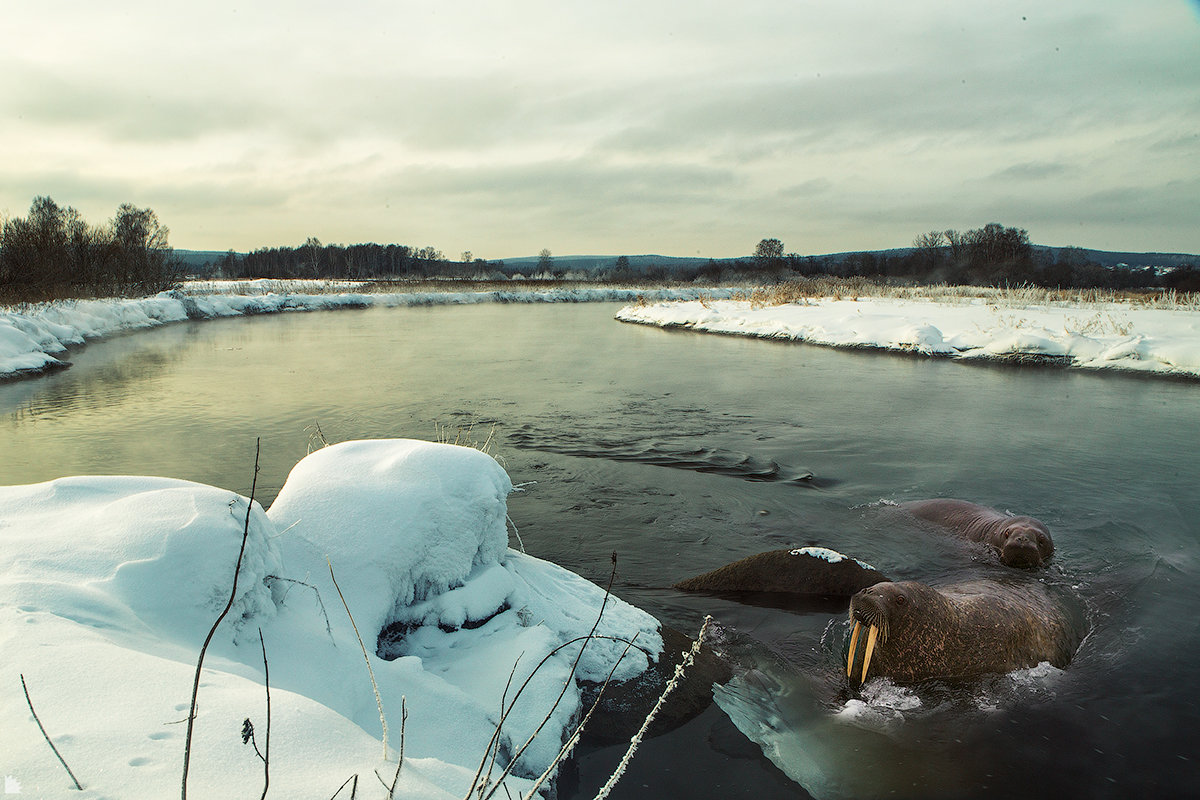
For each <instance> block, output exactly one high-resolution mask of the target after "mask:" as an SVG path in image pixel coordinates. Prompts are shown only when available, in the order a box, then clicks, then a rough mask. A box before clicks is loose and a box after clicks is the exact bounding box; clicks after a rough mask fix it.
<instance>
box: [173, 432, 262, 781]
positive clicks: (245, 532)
mask: <svg viewBox="0 0 1200 800" xmlns="http://www.w3.org/2000/svg"><path fill="white" fill-rule="evenodd" d="M261 446H262V439H255V440H254V478H253V480H252V481H251V483H250V499H249V502H247V503H246V524H245V526H244V527H243V529H242V548H241V549H240V550H238V557H237V563H236V564H234V566H233V588H232V589H231V590H230V591H229V602H228V603H226V604H225V608H224V609H223V610H222V611H221V615H220V616H218V617H217V621H216V622H214V623H213V626H212V628H211V629H209V631H208V636H206V637H205V638H204V644H203V646H201V648H200V657H199V658H197V659H196V677H195V678H194V679H193V680H192V706H191V709H190V710H189V711H188V717H187V737H186V739H185V740H184V745H183V778H182V780H181V781H180V798H181V800H187V780H188V767H189V766H190V764H191V759H192V729H193V727H194V725H195V722H196V696H197V695H198V694H199V693H200V672H201V670H202V669H203V668H204V654H205V653H206V652H207V651H208V645H209V644H210V643H211V642H212V639H213V636H215V635H216V633H217V628H218V627H219V626H220V624H221V622H222V621H223V620H224V619H225V615H226V614H228V613H229V609H231V608H233V601H234V600H235V599H236V598H237V585H238V573H240V572H241V571H242V557H243V556H244V555H245V554H246V540H247V539H248V538H250V512H251V511H252V510H253V509H254V491H255V489H256V488H258V456H259V452H260V450H261Z"/></svg>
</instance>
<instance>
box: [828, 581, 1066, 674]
mask: <svg viewBox="0 0 1200 800" xmlns="http://www.w3.org/2000/svg"><path fill="white" fill-rule="evenodd" d="M850 621H851V622H852V623H853V628H852V630H851V634H850V647H849V653H848V655H847V658H846V674H847V675H848V676H849V677H850V683H851V685H852V686H858V685H861V684H862V683H863V682H865V681H866V680H867V678H868V676H870V677H887V678H891V679H892V680H893V681H896V682H897V683H916V682H919V681H923V680H927V679H930V678H950V679H959V678H972V677H977V676H980V675H984V674H987V673H1001V672H1011V671H1012V670H1016V669H1023V668H1026V667H1033V666H1036V665H1038V664H1040V663H1041V662H1043V661H1048V662H1050V663H1051V664H1053V665H1054V666H1056V667H1060V668H1061V667H1065V666H1066V665H1067V663H1068V662H1069V661H1070V660H1071V657H1072V656H1073V655H1074V653H1075V650H1076V649H1077V648H1078V647H1079V643H1080V642H1081V641H1082V639H1083V632H1084V625H1083V621H1082V617H1081V615H1080V614H1078V613H1077V612H1075V611H1073V610H1072V609H1071V608H1069V607H1068V606H1067V605H1066V604H1065V603H1063V602H1060V601H1059V600H1058V599H1056V598H1055V597H1054V596H1053V595H1052V594H1051V593H1050V590H1048V589H1047V588H1046V586H1045V585H1044V584H1042V583H1041V582H1040V581H1033V580H1030V581H1023V582H1020V583H1018V584H1010V583H1002V582H999V581H993V580H977V581H970V582H966V583H957V584H953V585H949V586H943V587H940V588H934V587H932V586H928V585H926V584H923V583H918V582H916V581H899V582H895V583H891V582H888V583H878V584H876V585H874V586H870V587H868V588H866V589H863V590H862V591H861V592H859V593H858V594H856V595H854V597H852V598H850ZM864 631H865V634H866V635H865V636H864V635H863V634H864ZM863 639H865V640H866V641H865V644H863V646H862V648H861V649H859V647H858V645H859V644H860V642H862V640H863ZM859 653H862V658H861V664H862V668H861V670H857V679H856V670H855V666H856V661H858V654H859Z"/></svg>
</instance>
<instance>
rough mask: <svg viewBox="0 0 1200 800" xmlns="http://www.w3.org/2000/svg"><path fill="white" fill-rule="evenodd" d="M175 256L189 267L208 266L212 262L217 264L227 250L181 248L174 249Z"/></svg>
mask: <svg viewBox="0 0 1200 800" xmlns="http://www.w3.org/2000/svg"><path fill="white" fill-rule="evenodd" d="M174 253H175V257H176V258H178V259H179V260H180V261H182V262H183V263H184V266H186V267H188V268H189V269H196V268H199V267H206V266H209V265H210V264H215V263H217V262H218V261H220V260H221V259H222V258H223V257H224V256H225V253H226V251H225V250H219V251H218V250H179V249H176V250H175V251H174Z"/></svg>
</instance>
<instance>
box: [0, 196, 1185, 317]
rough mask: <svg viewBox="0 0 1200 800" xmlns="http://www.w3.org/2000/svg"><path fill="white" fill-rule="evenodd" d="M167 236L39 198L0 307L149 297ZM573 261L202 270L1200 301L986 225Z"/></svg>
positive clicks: (309, 258) (9, 241) (315, 243)
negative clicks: (838, 249)
mask: <svg viewBox="0 0 1200 800" xmlns="http://www.w3.org/2000/svg"><path fill="white" fill-rule="evenodd" d="M167 237H168V230H167V228H166V226H164V225H162V224H161V223H160V222H159V220H158V217H157V215H155V213H154V212H153V211H152V210H150V209H148V208H136V207H134V206H132V205H129V204H123V205H121V206H120V207H119V208H118V209H117V213H116V215H115V216H114V217H113V218H112V219H111V220H109V221H108V222H107V223H105V224H102V225H91V224H89V223H87V222H86V221H85V220H84V219H83V218H82V216H81V215H80V214H79V212H78V211H76V210H75V209H74V208H71V207H70V206H65V207H64V206H59V205H58V204H57V203H55V202H54V201H53V200H52V199H50V198H49V197H36V198H34V200H33V203H32V205H31V206H30V208H29V214H28V216H26V217H9V218H3V219H0V303H15V302H28V301H38V300H48V299H54V298H63V297H99V296H133V295H146V294H153V293H156V292H159V291H163V290H165V289H169V288H172V287H174V286H176V285H178V282H179V280H180V278H181V277H182V273H183V270H182V264H181V262H180V260H179V259H177V258H176V257H175V255H174V251H173V250H172V249H171V247H170V245H169V244H168V241H167ZM577 261H578V260H577V259H564V263H559V262H557V261H556V260H555V258H554V256H553V255H552V254H551V252H550V251H549V250H542V252H541V253H540V254H539V255H538V256H537V257H536V258H528V259H519V260H518V261H517V262H515V263H512V264H505V263H504V262H503V261H485V260H483V259H478V258H474V257H472V255H471V253H469V252H467V253H463V254H462V256H461V257H460V258H459V259H458V260H451V259H447V258H446V257H445V256H444V255H443V254H442V253H441V252H440V251H439V250H437V249H435V248H432V247H419V248H417V247H410V246H408V245H400V244H387V245H381V244H354V245H340V244H323V243H322V242H321V241H319V240H318V239H316V238H311V237H310V238H309V239H308V240H307V241H305V243H304V244H302V245H300V246H298V247H271V248H260V249H258V250H255V251H253V252H251V253H247V254H238V253H235V252H232V251H230V252H228V253H226V254H225V255H224V256H221V257H219V258H216V259H215V260H214V261H213V262H211V263H210V266H209V269H208V270H207V271H209V272H211V273H212V274H213V275H214V276H219V277H225V278H310V279H350V280H413V279H424V278H435V279H436V278H440V279H445V278H456V279H475V280H478V279H485V280H504V279H511V278H513V277H516V276H522V277H526V278H536V279H550V280H561V279H564V278H572V279H580V280H590V281H601V282H609V283H640V284H653V283H663V282H672V283H677V282H688V283H709V284H719V283H779V282H783V281H787V280H792V279H796V278H799V277H812V276H819V275H832V276H835V277H851V276H861V277H866V278H869V279H874V280H878V281H882V282H894V283H915V284H922V283H944V284H960V285H979V286H1019V285H1036V286H1041V287H1045V288H1063V289H1068V288H1104V289H1116V290H1122V289H1148V290H1153V289H1176V290H1180V291H1200V264H1185V265H1176V266H1173V267H1171V268H1170V269H1154V268H1152V267H1138V268H1129V267H1113V266H1108V265H1104V264H1100V263H1097V262H1095V261H1093V260H1091V259H1089V258H1088V257H1087V254H1086V251H1083V250H1079V249H1076V248H1063V249H1060V250H1051V249H1049V248H1044V247H1036V246H1034V245H1032V244H1031V243H1030V241H1029V234H1028V233H1027V232H1026V231H1025V230H1024V229H1020V228H1011V227H1005V226H1004V225H1001V224H999V223H989V224H987V225H984V226H983V227H982V228H977V229H973V230H967V231H955V230H944V231H929V232H928V233H922V234H920V235H919V236H917V237H916V238H915V239H914V241H913V244H912V247H910V248H904V249H901V250H890V251H882V252H862V253H843V254H838V255H829V256H801V255H797V254H796V253H787V252H785V250H784V245H783V242H782V241H780V240H779V239H775V238H767V239H763V240H761V241H760V242H759V243H758V245H757V247H755V248H754V252H753V253H752V254H751V255H749V256H747V257H745V258H736V259H720V260H716V259H709V260H707V261H704V260H702V259H670V260H667V261H666V262H656V261H655V260H654V259H652V258H647V257H634V258H633V259H631V258H630V257H628V256H620V257H619V258H616V259H612V258H605V259H599V260H596V259H593V262H596V261H599V262H602V263H600V264H595V263H594V264H593V267H592V268H589V269H586V270H582V271H580V270H577V269H572V268H570V263H571V262H577Z"/></svg>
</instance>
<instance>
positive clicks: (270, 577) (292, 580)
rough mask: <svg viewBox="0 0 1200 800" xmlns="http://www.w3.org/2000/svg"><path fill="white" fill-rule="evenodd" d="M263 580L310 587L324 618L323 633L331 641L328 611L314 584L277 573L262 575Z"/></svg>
mask: <svg viewBox="0 0 1200 800" xmlns="http://www.w3.org/2000/svg"><path fill="white" fill-rule="evenodd" d="M306 577H307V576H306ZM263 580H264V581H284V582H286V583H296V584H299V585H300V586H307V587H308V588H310V589H312V590H313V593H314V594H315V595H316V596H317V605H319V606H320V607H321V616H322V617H324V618H325V633H327V634H328V635H329V640H330V641H333V627H332V626H331V625H330V624H329V613H328V612H327V611H326V610H325V601H324V600H322V599H321V592H320V591H319V590H318V589H317V587H316V586H313V585H312V584H311V583H305V582H304V581H298V580H296V579H295V578H283V577H280V576H279V575H264V576H263ZM285 599H286V598H285ZM334 644H336V642H334Z"/></svg>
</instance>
